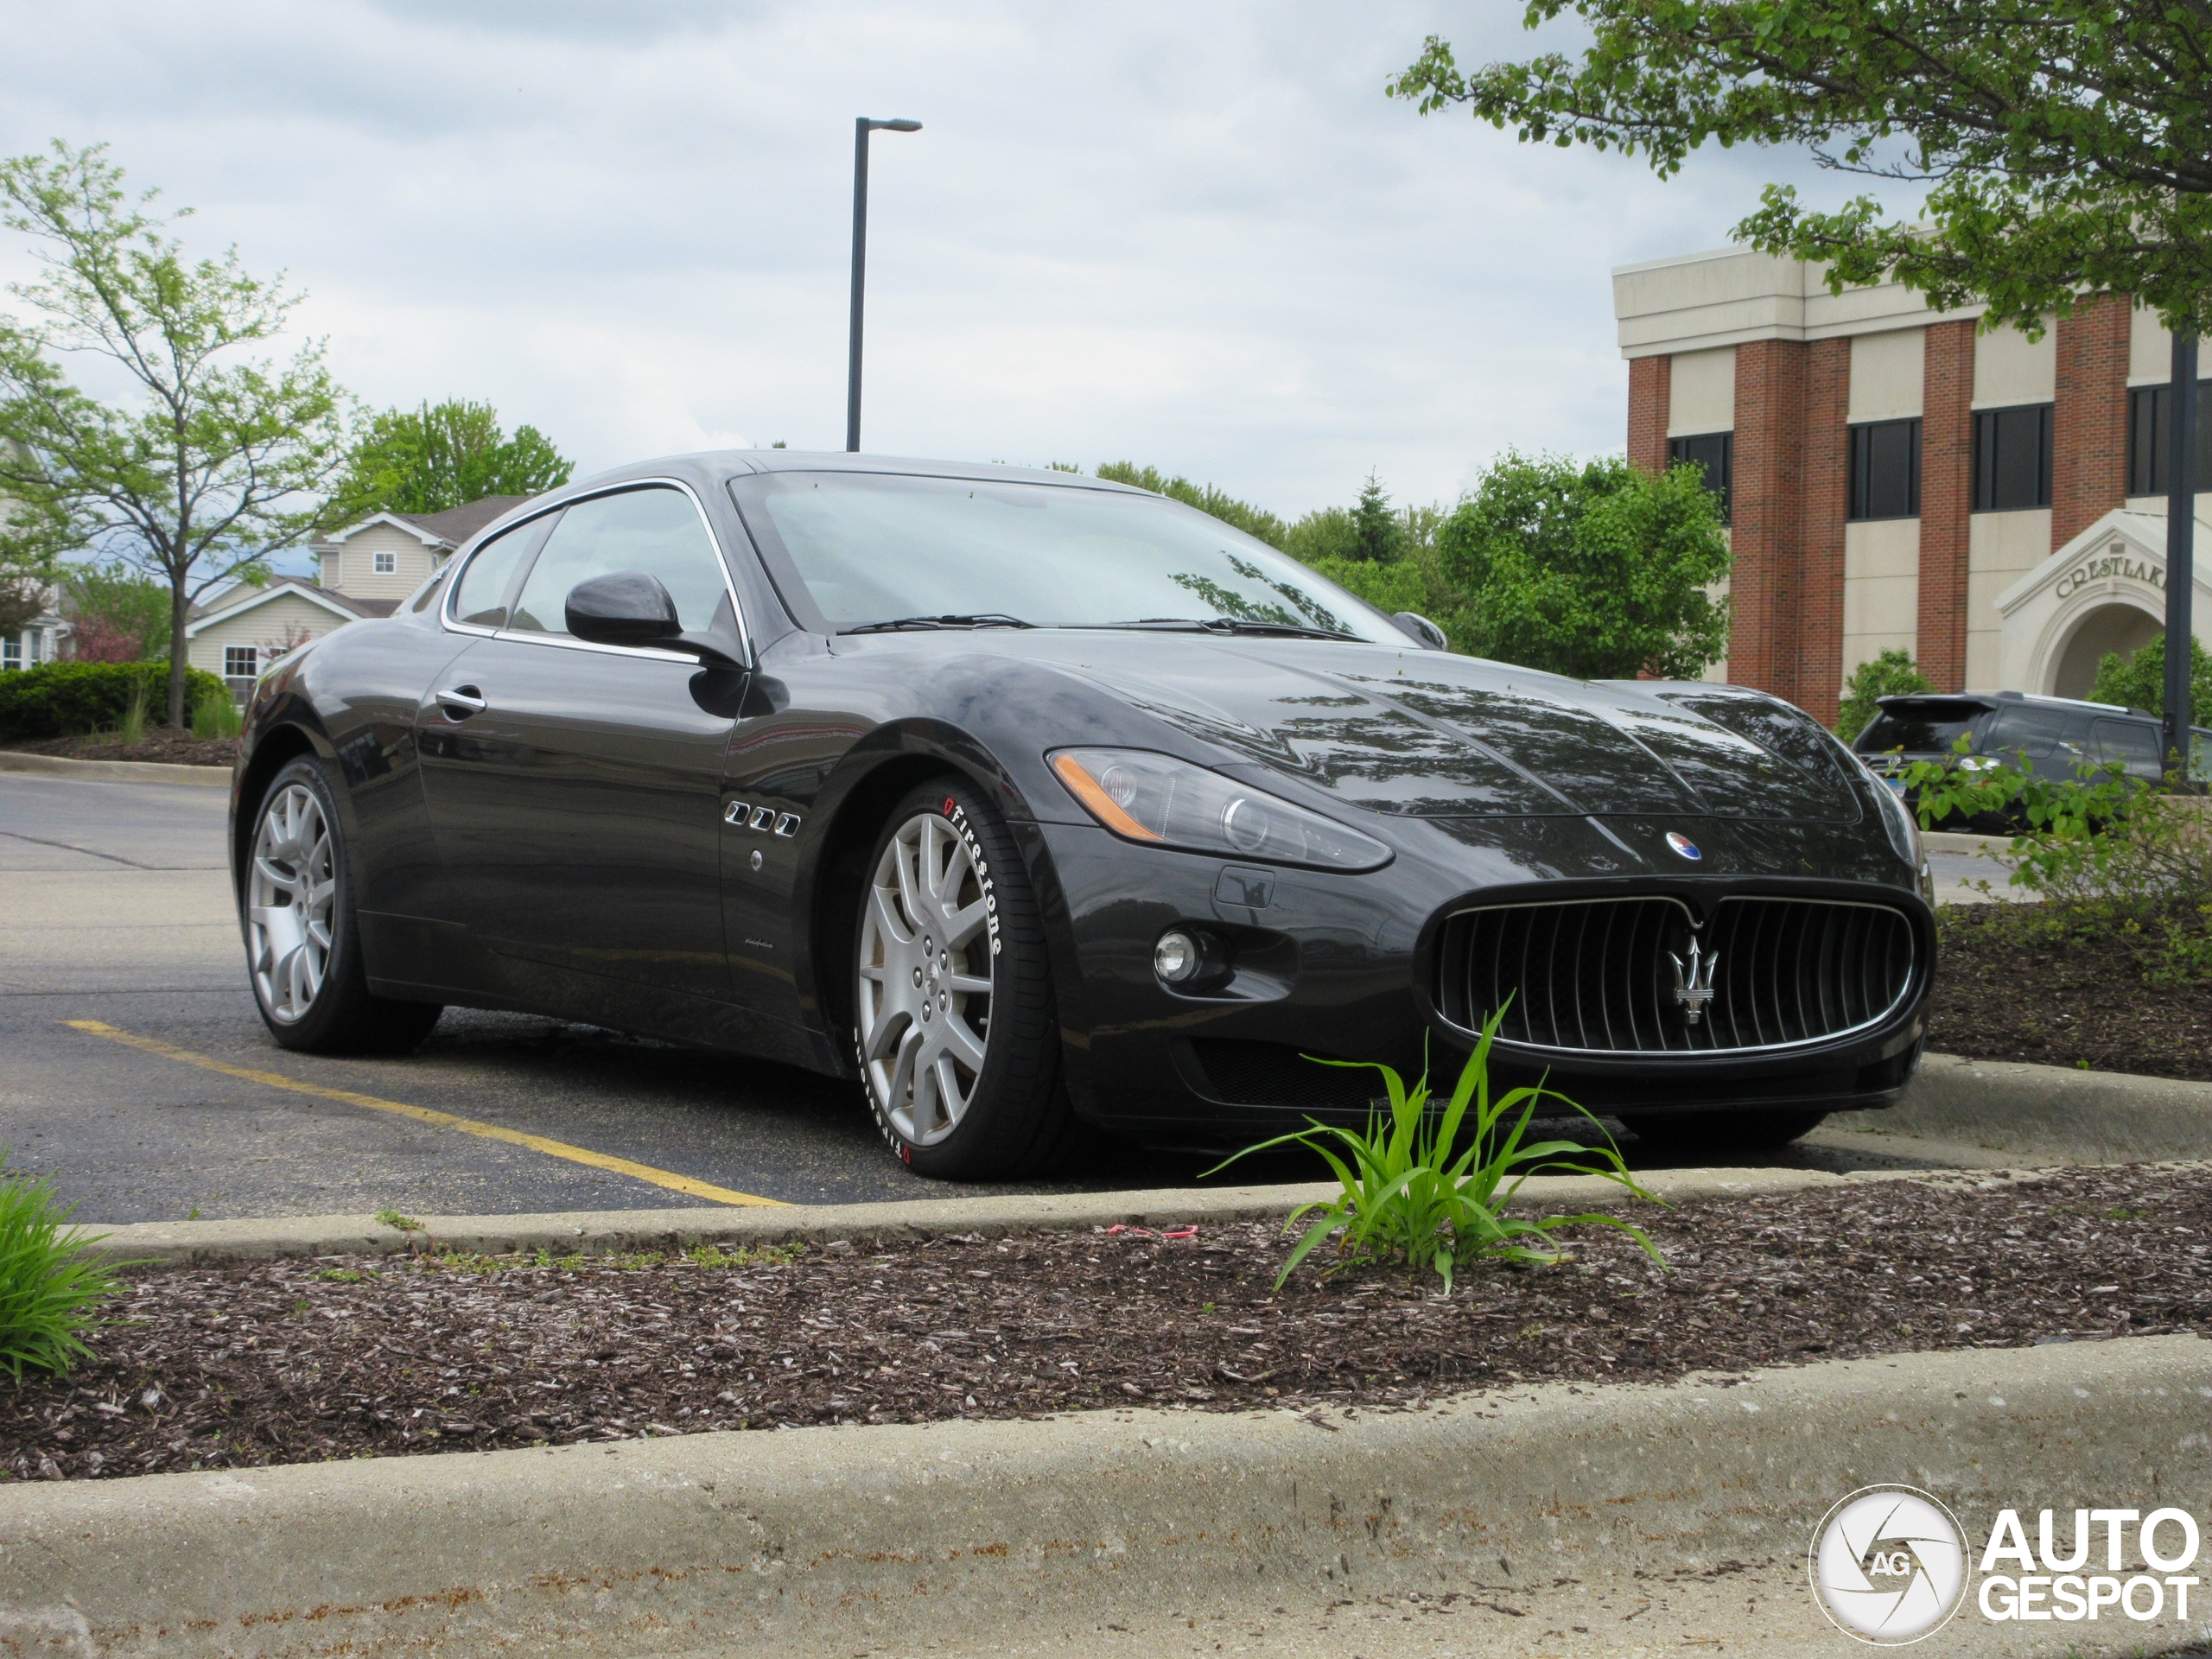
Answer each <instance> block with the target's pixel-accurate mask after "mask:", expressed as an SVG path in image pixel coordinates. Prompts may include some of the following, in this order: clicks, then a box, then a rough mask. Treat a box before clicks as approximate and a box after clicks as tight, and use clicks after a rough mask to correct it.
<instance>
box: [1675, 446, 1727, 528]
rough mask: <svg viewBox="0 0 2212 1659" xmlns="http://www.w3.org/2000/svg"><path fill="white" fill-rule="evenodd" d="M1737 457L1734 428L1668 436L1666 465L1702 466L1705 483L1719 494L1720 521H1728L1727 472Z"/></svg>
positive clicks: (1709, 488) (1714, 492)
mask: <svg viewBox="0 0 2212 1659" xmlns="http://www.w3.org/2000/svg"><path fill="white" fill-rule="evenodd" d="M1735 459H1736V435H1735V434H1734V433H1733V432H1701V433H1699V434H1698V435H1696V436H1694V437H1688V438H1669V439H1668V440H1667V464H1668V465H1669V467H1704V468H1705V487H1706V488H1707V489H1708V490H1711V491H1712V492H1713V494H1715V495H1716V496H1718V497H1719V498H1720V522H1721V523H1722V524H1726V523H1727V522H1728V483H1729V479H1728V474H1729V473H1730V472H1731V470H1732V468H1733V467H1734V464H1735Z"/></svg>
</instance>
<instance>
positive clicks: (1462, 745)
mask: <svg viewBox="0 0 2212 1659" xmlns="http://www.w3.org/2000/svg"><path fill="white" fill-rule="evenodd" d="M1060 638H1061V640H1063V641H1064V640H1065V639H1066V638H1067V636H1065V635H1063V636H1061V637H1060ZM1049 639H1050V636H1046V637H1045V638H1039V637H1038V636H1035V635H1032V636H1027V638H1025V639H1023V640H1022V644H1023V645H1025V646H1027V647H1028V648H1029V649H1027V650H1026V651H1024V652H1022V654H1024V655H1055V656H1056V655H1058V654H1059V652H1058V650H1056V649H1055V648H1054V645H1056V644H1057V643H1058V642H1052V643H1048V640H1049ZM1116 639H1117V647H1116V649H1115V650H1114V651H1112V652H1107V651H1104V650H1102V649H1099V648H1098V647H1097V645H1096V644H1095V643H1094V644H1092V645H1090V647H1089V648H1088V649H1083V650H1081V651H1080V652H1079V653H1077V654H1078V655H1079V658H1080V660H1075V661H1066V662H1063V663H1062V664H1059V666H1061V667H1062V669H1063V671H1065V672H1069V673H1071V674H1076V675H1079V676H1081V677H1084V678H1085V679H1087V680H1090V682H1092V683H1094V684H1096V685H1098V686H1100V687H1102V688H1103V689H1105V690H1110V691H1111V692H1112V693H1113V694H1114V695H1115V696H1116V697H1117V698H1119V699H1120V700H1122V702H1126V703H1127V704H1128V705H1129V706H1131V707H1132V708H1135V709H1139V710H1141V711H1142V712H1143V713H1145V714H1147V715H1150V716H1151V717H1152V718H1154V719H1155V720H1157V721H1160V723H1161V724H1163V725H1165V726H1167V727H1170V728H1173V729H1174V730H1176V731H1179V732H1181V733H1183V734H1185V735H1187V736H1190V737H1192V738H1196V739H1198V740H1199V741H1203V742H1205V743H1206V744H1209V745H1211V746H1212V747H1215V748H1217V749H1219V750H1222V751H1224V752H1225V753H1226V755H1227V756H1229V757H1233V758H1234V760H1236V761H1241V762H1243V763H1246V764H1249V765H1250V766H1259V767H1264V768H1267V769H1268V770H1270V771H1272V772H1279V773H1282V774H1286V775H1287V776H1291V777H1294V778H1297V779H1300V780H1301V781H1302V782H1304V783H1306V784H1307V785H1312V786H1313V787H1314V788H1317V789H1320V790H1324V791H1328V792H1329V793H1331V794H1332V795H1334V796H1336V797H1338V798H1340V799H1342V800H1344V801H1345V802H1347V803H1349V804H1353V805H1356V806H1359V807H1362V808H1364V809H1366V810H1369V811H1374V812H1383V813H1391V814H1396V815H1401V816H1406V817H1473V816H1554V815H1566V814H1573V815H1583V814H1598V815H1615V814H1618V815H1630V816H1636V817H1656V816H1666V815H1676V814H1680V815H1698V814H1704V815H1709V816H1713V817H1730V818H1739V819H1766V820H1777V821H1786V820H1796V821H1805V820H1812V821H1817V822H1829V823H1847V822H1850V821H1852V820H1853V819H1855V818H1857V817H1858V816H1859V803H1858V799H1857V798H1856V796H1855V795H1854V794H1853V791H1851V789H1850V787H1849V786H1848V785H1847V784H1846V783H1845V781H1844V779H1843V775H1842V772H1841V768H1840V766H1839V765H1838V764H1837V763H1836V762H1835V761H1834V760H1833V758H1831V757H1828V756H1827V755H1826V754H1825V753H1811V754H1808V750H1807V748H1806V747H1805V746H1803V745H1802V744H1799V745H1796V746H1790V747H1795V749H1796V759H1794V760H1793V759H1789V758H1785V755H1784V753H1782V752H1781V747H1780V746H1778V747H1775V748H1770V747H1765V746H1764V745H1762V744H1761V743H1760V742H1758V741H1755V740H1754V739H1753V738H1752V737H1751V736H1748V735H1745V734H1742V733H1739V732H1738V731H1736V730H1732V729H1730V728H1728V727H1725V726H1722V725H1720V724H1719V723H1717V722H1716V721H1713V720H1711V719H1707V718H1705V717H1704V716H1702V715H1700V714H1697V713H1695V712H1693V711H1692V710H1691V709H1687V708H1684V707H1682V706H1681V704H1679V703H1677V702H1670V701H1669V700H1667V699H1665V698H1662V697H1660V696H1651V695H1648V694H1645V693H1643V692H1640V691H1637V690H1630V689H1628V688H1626V687H1624V686H1619V685H1602V684H1597V683H1589V682H1586V681H1580V680H1570V679H1565V678H1562V677H1559V676H1556V675H1551V674H1543V673H1539V672H1536V671H1534V670H1530V669H1525V668H1516V667H1513V666H1511V665H1510V664H1503V663H1491V662H1485V661H1483V660H1480V659H1478V658H1471V657H1460V656H1455V655H1450V654H1447V653H1445V652H1423V651H1407V652H1397V651H1394V650H1391V649H1389V648H1388V647H1377V646H1366V645H1338V644H1332V643H1323V642H1319V641H1302V640H1262V639H1233V640H1213V639H1192V638H1190V637H1189V636H1187V635H1185V636H1171V637H1167V638H1143V639H1132V638H1131V637H1130V636H1128V635H1120V636H1116ZM1122 645H1126V647H1127V648H1126V649H1123V648H1122ZM1707 706H1711V704H1710V703H1709V702H1708V704H1707ZM1755 706H1757V707H1758V708H1760V709H1764V710H1770V711H1771V710H1773V705H1771V704H1765V703H1759V704H1756V705H1755ZM1750 729H1754V730H1756V729H1758V726H1757V725H1756V724H1753V725H1751V727H1750Z"/></svg>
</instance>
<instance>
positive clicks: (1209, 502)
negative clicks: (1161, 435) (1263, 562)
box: [1098, 461, 1287, 547]
mask: <svg viewBox="0 0 2212 1659" xmlns="http://www.w3.org/2000/svg"><path fill="white" fill-rule="evenodd" d="M1098 476H1099V477H1101V478H1103V479H1107V480H1110V481H1111V482H1113V483H1116V484H1130V485H1134V486H1136V487H1137V488H1138V489H1140V490H1150V491H1152V492H1154V493H1155V494H1159V495H1164V496H1166V497H1168V498H1169V499H1171V500H1175V501H1180V502H1181V503H1182V504H1183V505H1185V506H1186V507H1196V508H1197V509H1198V511H1199V512H1205V513H1211V514H1212V515H1213V516H1214V517H1215V518H1218V519H1220V520H1221V522H1222V523H1224V524H1230V525H1234V526H1235V527H1236V529H1238V530H1241V531H1243V532H1244V533H1245V534H1246V535H1247V536H1249V537H1254V538H1255V540H1258V541H1262V542H1265V543H1267V544H1268V546H1269V547H1281V545H1282V544H1283V538H1284V537H1285V535H1286V533H1287V526H1286V525H1285V524H1283V521H1282V520H1281V519H1280V518H1277V517H1275V515H1274V513H1272V512H1268V510H1267V509H1266V508H1265V507H1255V506H1254V505H1252V504H1251V503H1250V502H1249V501H1240V500H1238V499H1236V497H1235V496H1233V495H1231V494H1230V493H1228V492H1227V491H1226V490H1222V489H1217V488H1216V487H1215V486H1213V485H1211V484H1193V483H1192V482H1191V480H1189V479H1187V478H1180V477H1178V478H1170V477H1168V476H1166V474H1163V473H1162V472H1161V471H1160V468H1159V467H1140V466H1138V465H1137V464H1136V462H1135V461H1108V462H1107V463H1106V464H1105V465H1104V466H1103V467H1100V468H1099V469H1098Z"/></svg>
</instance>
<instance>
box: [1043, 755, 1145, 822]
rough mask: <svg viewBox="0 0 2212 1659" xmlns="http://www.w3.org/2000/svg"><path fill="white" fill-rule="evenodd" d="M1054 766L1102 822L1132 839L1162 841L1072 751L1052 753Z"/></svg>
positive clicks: (1076, 796)
mask: <svg viewBox="0 0 2212 1659" xmlns="http://www.w3.org/2000/svg"><path fill="white" fill-rule="evenodd" d="M1052 770H1053V771H1054V772H1058V773H1059V775H1060V781H1061V782H1062V783H1064V784H1065V785H1067V786H1068V788H1069V789H1070V790H1071V791H1073V792H1074V795H1075V798H1076V799H1077V800H1079V801H1081V802H1082V803H1083V804H1084V805H1085V806H1086V807H1088V808H1090V811H1091V813H1092V814H1093V816H1095V817H1096V818H1097V820H1098V822H1099V823H1103V824H1104V825H1105V826H1106V827H1107V828H1108V829H1111V830H1112V831H1113V832H1114V833H1115V834H1116V835H1117V836H1128V838H1129V839H1130V840H1131V841H1158V840H1159V839H1160V836H1159V835H1158V833H1157V832H1155V831H1154V830H1150V829H1146V828H1145V827H1144V825H1142V824H1141V823H1138V822H1137V821H1136V820H1135V818H1133V817H1130V816H1129V815H1128V813H1127V812H1124V811H1123V810H1122V807H1121V804H1120V803H1119V802H1118V801H1116V799H1115V798H1113V797H1112V796H1111V795H1109V794H1108V793H1107V792H1106V791H1105V789H1104V788H1103V786H1102V785H1100V783H1099V781H1098V780H1097V779H1096V778H1094V777H1092V776H1091V775H1090V773H1089V772H1085V771H1084V768H1083V762H1082V761H1080V760H1077V759H1076V758H1075V756H1073V755H1071V754H1056V755H1054V756H1053V757H1052Z"/></svg>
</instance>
